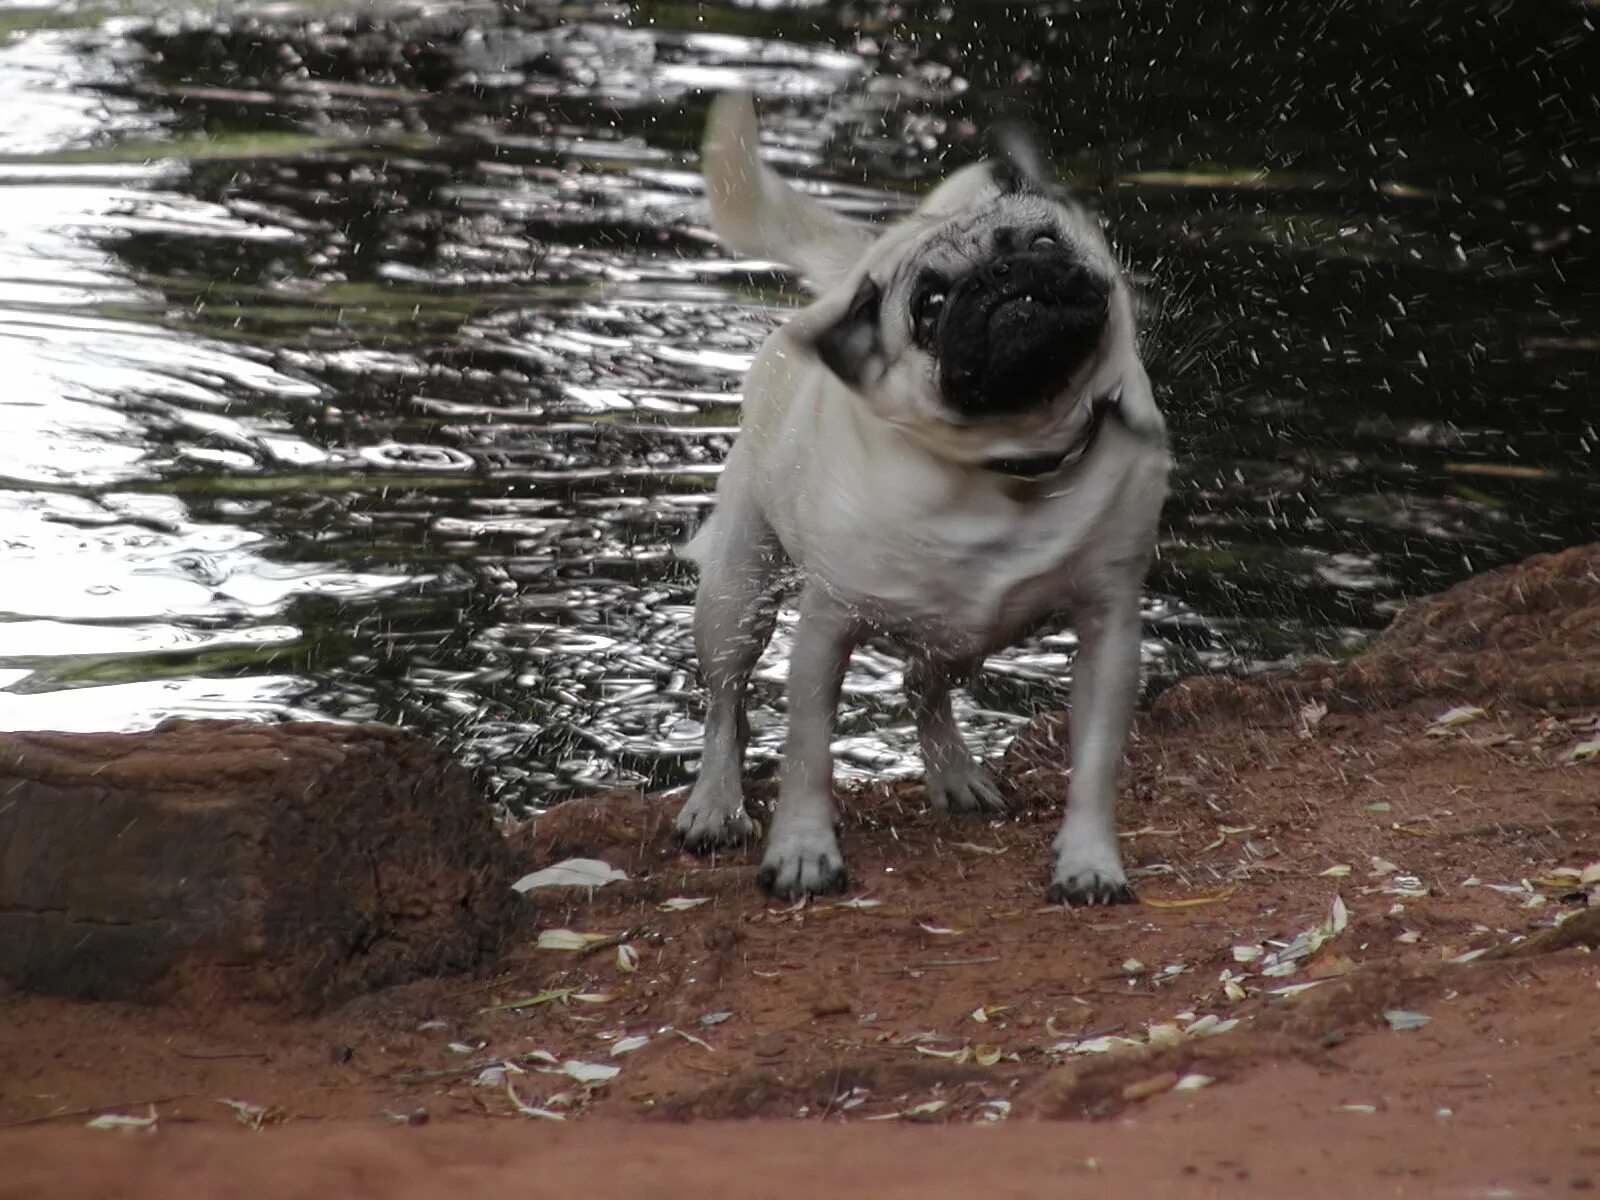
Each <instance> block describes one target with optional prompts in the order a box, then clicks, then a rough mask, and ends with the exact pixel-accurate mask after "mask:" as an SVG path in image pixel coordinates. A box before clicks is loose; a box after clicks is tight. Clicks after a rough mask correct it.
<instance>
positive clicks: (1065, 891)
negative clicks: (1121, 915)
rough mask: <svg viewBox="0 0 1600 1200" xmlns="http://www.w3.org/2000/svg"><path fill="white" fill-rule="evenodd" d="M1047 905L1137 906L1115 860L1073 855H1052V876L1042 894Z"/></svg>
mask: <svg viewBox="0 0 1600 1200" xmlns="http://www.w3.org/2000/svg"><path fill="white" fill-rule="evenodd" d="M1045 895H1046V897H1047V898H1048V899H1049V901H1050V903H1051V904H1065V905H1068V906H1070V907H1072V908H1088V907H1098V906H1103V905H1112V904H1137V903H1138V898H1137V897H1135V896H1134V894H1133V888H1132V887H1131V886H1130V885H1129V883H1128V876H1127V874H1126V873H1125V872H1124V871H1123V869H1122V864H1121V863H1120V862H1118V861H1117V860H1116V858H1115V856H1110V857H1109V861H1108V859H1107V856H1103V855H1101V856H1094V855H1073V854H1068V853H1065V852H1063V851H1060V850H1058V851H1057V852H1056V867H1055V873H1054V874H1053V875H1052V876H1051V879H1050V890H1049V891H1048V892H1046V893H1045Z"/></svg>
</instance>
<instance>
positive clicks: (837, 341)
mask: <svg viewBox="0 0 1600 1200" xmlns="http://www.w3.org/2000/svg"><path fill="white" fill-rule="evenodd" d="M882 300H883V294H882V293H881V292H880V291H879V290H878V285H877V284H876V283H874V282H873V281H872V278H871V277H870V276H866V277H863V278H862V280H861V283H860V285H859V286H858V287H857V288H856V291H855V295H853V296H852V297H850V303H849V305H848V306H847V307H846V308H845V310H844V315H843V316H842V317H840V318H839V319H838V320H837V321H835V322H834V323H833V324H831V325H829V326H828V327H827V328H826V329H824V330H823V331H822V332H821V333H819V334H818V335H817V336H816V338H815V340H814V341H813V343H812V344H813V345H814V346H815V347H816V351H817V357H818V358H820V359H822V361H823V363H824V364H826V366H827V368H828V370H830V371H832V372H833V373H834V374H835V375H837V376H838V377H839V378H840V379H841V380H843V381H844V382H845V383H846V384H848V385H849V386H850V387H853V388H860V387H865V386H868V385H870V384H872V383H876V382H877V380H878V378H879V377H880V376H881V375H882V374H883V372H884V367H885V364H884V359H883V339H882V337H881V336H880V335H879V333H878V317H879V309H880V307H881V305H882Z"/></svg>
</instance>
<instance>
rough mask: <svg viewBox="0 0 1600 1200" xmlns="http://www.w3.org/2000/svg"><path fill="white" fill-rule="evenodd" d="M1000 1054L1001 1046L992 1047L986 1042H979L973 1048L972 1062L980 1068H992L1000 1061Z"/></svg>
mask: <svg viewBox="0 0 1600 1200" xmlns="http://www.w3.org/2000/svg"><path fill="white" fill-rule="evenodd" d="M1000 1054H1001V1050H1000V1047H999V1046H991V1045H989V1044H988V1043H986V1042H979V1043H978V1044H977V1045H976V1046H974V1047H973V1048H972V1061H973V1062H975V1063H977V1064H978V1065H979V1066H980V1067H992V1066H994V1065H995V1063H997V1062H999V1061H1000Z"/></svg>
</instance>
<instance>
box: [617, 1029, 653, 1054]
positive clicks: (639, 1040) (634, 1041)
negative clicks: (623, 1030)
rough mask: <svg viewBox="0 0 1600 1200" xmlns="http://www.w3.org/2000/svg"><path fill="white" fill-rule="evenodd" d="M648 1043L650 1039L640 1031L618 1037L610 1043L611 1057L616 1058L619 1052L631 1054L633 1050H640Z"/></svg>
mask: <svg viewBox="0 0 1600 1200" xmlns="http://www.w3.org/2000/svg"><path fill="white" fill-rule="evenodd" d="M649 1044H650V1039H649V1038H648V1037H646V1036H645V1035H644V1034H642V1033H636V1034H634V1035H633V1036H632V1037H625V1038H618V1039H617V1040H616V1041H615V1042H613V1043H612V1046H611V1057H612V1058H616V1057H617V1056H618V1055H620V1054H632V1053H633V1052H634V1051H635V1050H642V1049H644V1048H645V1047H646V1046H648V1045H649Z"/></svg>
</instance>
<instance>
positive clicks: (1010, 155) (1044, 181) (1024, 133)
mask: <svg viewBox="0 0 1600 1200" xmlns="http://www.w3.org/2000/svg"><path fill="white" fill-rule="evenodd" d="M987 140H988V143H989V170H990V172H991V174H993V176H994V181H995V183H997V184H999V186H1000V190H1001V191H1003V192H1037V193H1038V194H1040V195H1042V196H1052V197H1059V196H1062V195H1064V194H1065V192H1066V189H1065V188H1063V187H1062V186H1061V180H1060V179H1058V178H1057V177H1056V171H1055V167H1054V166H1052V165H1051V162H1050V159H1049V157H1048V156H1047V155H1046V153H1045V150H1044V146H1043V144H1042V143H1041V142H1040V140H1039V132H1038V130H1037V129H1035V128H1034V127H1033V125H1031V124H1030V123H1029V122H1027V121H1025V120H1023V119H1022V118H1020V117H1006V118H1003V119H1002V120H1000V121H997V122H996V123H995V124H994V125H992V126H991V127H990V128H989V135H988V139H987Z"/></svg>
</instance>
